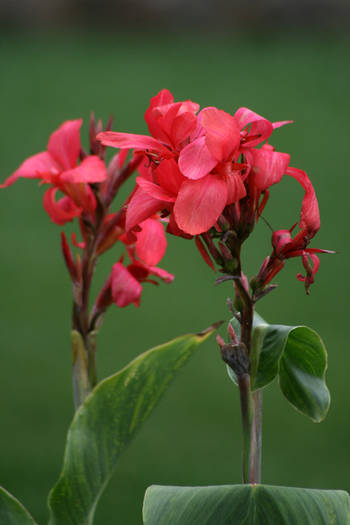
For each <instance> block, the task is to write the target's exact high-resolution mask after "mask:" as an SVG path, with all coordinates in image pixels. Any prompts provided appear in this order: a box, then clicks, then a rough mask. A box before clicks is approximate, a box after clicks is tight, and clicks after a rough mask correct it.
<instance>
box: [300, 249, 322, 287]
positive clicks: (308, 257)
mask: <svg viewBox="0 0 350 525" xmlns="http://www.w3.org/2000/svg"><path fill="white" fill-rule="evenodd" d="M310 261H311V262H310ZM303 266H304V268H305V270H306V275H305V276H304V275H302V274H300V273H298V275H297V279H298V281H302V282H304V283H305V290H306V293H307V294H309V293H310V292H309V288H310V286H311V284H313V283H314V282H315V279H314V276H315V274H316V273H317V271H318V268H319V266H320V260H319V258H318V257H317V255H315V254H310V253H309V254H307V253H304V254H303Z"/></svg>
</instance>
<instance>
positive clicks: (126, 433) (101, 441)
mask: <svg viewBox="0 0 350 525" xmlns="http://www.w3.org/2000/svg"><path fill="white" fill-rule="evenodd" d="M212 332H213V329H211V330H210V331H207V332H205V333H202V334H199V335H195V334H189V335H185V336H182V337H178V338H177V339H174V340H172V341H170V342H168V343H165V344H163V345H160V346H157V347H155V348H153V349H151V350H148V351H147V352H145V353H144V354H141V355H140V356H138V357H137V358H136V359H134V360H133V361H132V362H131V363H129V364H128V365H127V366H126V367H125V368H123V369H122V370H120V371H119V372H117V373H116V374H114V375H112V376H110V377H108V378H106V379H104V380H103V381H101V382H100V383H99V384H98V385H97V387H96V388H95V389H94V390H93V392H92V393H91V394H90V395H89V396H88V398H87V399H86V401H85V402H84V403H83V405H82V406H81V407H80V409H79V410H78V411H77V413H76V415H75V417H74V419H73V422H72V425H71V427H70V430H69V432H68V438H67V446H66V451H65V457H64V464H63V470H62V473H61V475H60V477H59V480H58V482H57V484H56V485H55V487H54V488H53V489H52V491H51V493H50V496H49V507H50V525H89V524H91V523H92V520H93V515H94V510H95V507H96V505H97V502H98V499H99V497H100V495H101V493H102V491H103V489H104V487H105V486H106V484H107V483H108V481H109V479H110V477H111V475H112V473H113V471H114V466H115V464H116V462H117V460H118V458H119V456H120V455H121V453H122V452H123V450H124V449H125V448H126V446H127V445H128V443H129V442H130V441H131V439H132V438H133V436H134V435H135V433H136V431H137V430H138V429H139V427H140V426H141V424H142V423H143V421H144V420H145V419H147V417H148V416H149V414H150V412H151V411H152V410H153V408H154V407H155V405H156V404H157V403H158V401H159V399H160V398H161V396H162V394H163V393H164V392H165V390H166V389H167V387H168V385H169V383H170V381H171V380H172V378H173V377H174V375H175V374H176V372H177V371H178V370H179V369H180V368H181V367H182V366H183V365H184V364H185V363H186V361H187V360H188V359H189V358H190V357H191V355H192V354H193V352H194V351H195V349H196V348H197V347H198V345H199V344H200V343H202V342H203V341H205V340H206V339H207V338H208V337H209V336H210V334H211V333H212Z"/></svg>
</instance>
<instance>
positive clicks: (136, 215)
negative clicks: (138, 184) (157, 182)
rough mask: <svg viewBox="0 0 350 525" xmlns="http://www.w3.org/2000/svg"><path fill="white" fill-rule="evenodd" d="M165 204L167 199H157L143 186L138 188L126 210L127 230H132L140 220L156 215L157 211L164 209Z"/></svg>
mask: <svg viewBox="0 0 350 525" xmlns="http://www.w3.org/2000/svg"><path fill="white" fill-rule="evenodd" d="M165 206H166V202H165V201H161V200H159V199H155V198H154V197H152V196H151V195H149V194H148V193H146V192H145V191H143V190H142V189H141V188H138V189H137V190H136V191H135V193H134V195H133V197H132V199H131V200H130V202H129V204H128V209H127V211H126V222H125V229H126V231H128V230H131V229H132V228H134V227H135V226H136V225H137V224H139V223H140V222H142V221H144V220H145V219H148V217H151V216H152V215H154V214H155V213H156V212H157V211H160V210H162V209H163V208H164V207H165Z"/></svg>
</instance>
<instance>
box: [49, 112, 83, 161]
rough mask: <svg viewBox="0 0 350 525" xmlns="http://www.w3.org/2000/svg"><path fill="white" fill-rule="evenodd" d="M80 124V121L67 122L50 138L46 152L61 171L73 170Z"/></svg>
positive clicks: (78, 142) (79, 146)
mask: <svg viewBox="0 0 350 525" xmlns="http://www.w3.org/2000/svg"><path fill="white" fill-rule="evenodd" d="M82 123H83V120H82V119H78V120H67V121H66V122H64V123H63V124H62V125H61V126H60V127H59V128H58V129H57V130H56V131H54V132H53V133H52V135H51V136H50V139H49V143H48V145H47V150H48V152H49V153H50V155H52V157H53V158H54V159H55V160H56V161H57V162H58V163H59V164H60V166H61V167H62V169H63V170H69V169H71V168H74V167H75V166H76V164H77V161H78V158H79V154H80V148H81V145H80V128H81V125H82Z"/></svg>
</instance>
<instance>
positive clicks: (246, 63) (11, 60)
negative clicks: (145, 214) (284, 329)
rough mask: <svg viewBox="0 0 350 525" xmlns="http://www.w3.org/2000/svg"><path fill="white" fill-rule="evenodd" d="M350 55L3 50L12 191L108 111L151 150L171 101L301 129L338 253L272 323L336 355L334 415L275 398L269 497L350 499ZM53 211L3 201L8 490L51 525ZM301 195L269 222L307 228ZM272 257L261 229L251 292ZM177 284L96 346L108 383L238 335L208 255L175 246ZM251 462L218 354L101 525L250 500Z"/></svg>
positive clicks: (310, 45)
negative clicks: (173, 494) (168, 497)
mask: <svg viewBox="0 0 350 525" xmlns="http://www.w3.org/2000/svg"><path fill="white" fill-rule="evenodd" d="M120 23H121V22H120V21H119V24H120ZM349 52H350V42H349V40H348V39H347V38H346V37H345V36H343V35H342V33H339V34H337V33H336V32H326V31H319V32H316V33H311V34H310V32H302V33H300V32H299V33H298V34H297V33H296V31H294V32H293V31H291V32H286V33H285V32H280V33H277V34H273V35H272V34H271V32H268V33H261V32H260V31H259V32H258V31H255V32H249V33H247V34H245V33H244V31H241V32H239V33H238V32H237V33H236V32H235V34H234V35H230V34H229V33H226V34H220V32H201V33H200V32H199V33H190V32H187V33H186V32H185V33H182V34H176V33H166V32H164V33H163V34H158V33H156V32H155V31H153V32H145V31H143V32H142V33H138V34H136V33H130V32H129V33H122V32H120V31H118V32H115V34H114V33H113V32H110V31H109V32H108V33H107V34H105V33H103V32H99V33H94V32H93V31H90V32H87V31H85V32H84V31H82V30H79V31H78V30H76V31H72V30H66V29H63V26H62V30H60V31H59V30H57V31H55V32H54V33H51V35H49V34H47V33H42V32H39V33H37V34H36V35H34V34H33V33H25V32H23V31H17V32H13V31H12V32H7V33H3V34H2V36H1V37H0V60H1V82H0V95H1V97H0V99H1V127H2V131H1V141H0V149H1V179H2V180H4V179H5V178H6V177H7V176H8V175H9V174H11V173H12V172H13V171H14V169H15V168H16V167H17V166H18V165H19V163H20V162H21V161H22V160H23V159H25V158H26V157H27V156H29V155H31V154H34V153H36V152H38V151H41V150H43V149H45V145H46V141H47V138H48V136H49V134H50V133H51V132H52V131H53V130H54V129H55V128H57V126H58V125H59V124H60V123H61V122H62V121H64V120H66V119H73V118H78V117H80V116H83V117H84V119H85V126H84V130H83V135H82V136H83V142H85V144H86V141H85V137H86V130H87V126H86V122H87V120H88V117H89V112H90V110H92V109H94V111H95V112H96V114H97V115H99V116H102V117H103V118H104V119H106V118H107V117H108V115H109V114H110V113H113V114H114V115H115V118H116V120H115V124H114V129H115V130H116V129H118V130H123V131H129V132H136V133H137V132H138V133H142V132H145V131H146V127H145V124H144V121H143V114H144V111H145V109H146V107H147V105H148V101H149V99H150V97H151V96H153V95H154V94H155V93H156V92H158V91H159V90H160V89H161V88H163V87H167V88H168V89H170V90H171V91H172V92H173V93H174V95H175V98H176V99H177V100H182V99H187V98H189V99H192V100H195V101H197V102H199V103H200V104H201V106H206V105H215V106H218V107H220V108H222V109H224V110H226V111H228V112H233V111H234V110H235V109H236V108H237V107H239V106H248V107H250V108H252V109H254V110H255V111H257V112H258V113H261V114H262V115H264V116H266V117H267V118H269V119H271V120H283V119H293V120H294V121H295V124H293V125H291V126H287V127H285V128H283V129H281V130H277V131H276V132H275V134H274V136H273V139H272V141H271V142H272V144H273V145H275V146H276V147H277V148H279V149H280V150H281V151H286V152H289V153H291V156H292V161H291V164H292V165H293V166H297V167H300V168H302V169H305V170H306V171H307V172H308V173H309V175H310V177H311V179H312V181H313V183H314V185H315V187H316V190H317V194H318V198H319V202H320V209H321V217H322V229H321V230H320V232H319V234H318V236H317V237H316V238H315V239H314V242H313V246H315V247H321V248H329V249H336V250H338V251H339V253H338V255H336V256H327V255H324V256H322V260H321V267H320V270H319V273H318V274H317V279H316V284H315V285H314V286H313V287H312V290H311V295H310V296H309V297H307V296H306V295H305V292H304V288H303V285H302V283H299V282H298V281H297V280H296V278H295V275H296V273H297V272H298V271H300V267H301V261H300V260H297V261H289V264H288V265H287V268H286V269H285V270H284V272H283V273H282V274H280V275H279V276H278V279H277V280H276V281H277V282H278V284H279V288H278V289H277V291H275V292H274V293H273V294H271V295H269V296H268V297H267V298H266V299H265V300H264V301H262V303H261V305H259V312H260V314H261V315H263V316H264V317H265V318H266V319H267V320H269V321H270V322H273V323H285V324H298V323H305V324H308V325H309V326H311V327H313V328H314V329H316V330H317V331H319V332H320V334H321V335H322V337H323V339H324V341H325V343H326V345H327V347H328V351H329V371H328V376H327V377H328V384H329V387H330V390H331V394H332V405H331V409H330V412H329V415H328V417H327V419H326V421H325V422H324V423H322V424H321V425H317V424H313V423H311V422H309V421H308V420H307V419H306V418H304V416H302V415H300V414H298V413H297V412H296V411H294V409H293V408H292V407H291V406H290V405H289V404H288V403H287V401H286V400H285V399H283V398H282V396H281V394H280V393H279V390H278V387H277V385H276V384H274V385H273V386H272V387H270V388H268V389H267V390H266V394H265V400H264V435H263V481H264V482H265V483H269V484H279V485H290V486H303V487H318V488H342V489H348V490H350V477H349V466H350V417H349V397H350V384H349V369H350V353H349V343H348V333H347V330H348V328H349V321H348V302H349V286H348V279H349V276H348V265H349V263H348V261H349V247H348V238H349V234H348V228H349V226H348V225H349V220H348V216H347V212H348V210H349V197H348V195H349V190H350V182H349V175H348V143H349V102H348V97H349V80H350V74H349V66H348V57H349ZM84 133H85V136H84ZM42 194H43V189H42V188H39V187H38V185H37V183H36V182H35V181H19V182H18V183H17V184H16V185H15V186H13V187H11V188H9V189H6V190H1V193H0V200H1V203H0V214H1V222H0V224H1V226H0V229H1V245H2V259H1V316H0V320H1V321H0V322H1V330H0V352H1V369H0V413H1V432H0V484H1V485H3V486H4V487H6V488H7V490H9V491H10V492H12V493H13V494H14V495H15V496H16V497H18V498H19V499H20V500H21V501H22V502H23V504H24V505H25V506H26V507H27V508H28V509H29V510H30V512H32V514H33V516H34V517H35V519H36V520H37V521H38V523H39V525H40V524H43V523H46V520H47V506H46V498H47V494H48V491H49V489H50V488H51V487H52V485H53V484H54V483H55V481H56V479H57V477H58V474H59V472H60V468H61V464H62V454H63V450H64V442H65V435H66V431H67V428H68V426H69V423H70V421H71V418H72V414H73V406H72V400H71V370H70V364H71V357H70V345H69V330H70V314H71V286H70V281H69V279H68V277H67V274H66V270H65V267H64V265H63V262H62V257H61V253H60V248H59V233H60V228H59V227H58V226H56V225H54V224H53V223H51V222H50V220H49V218H48V216H47V215H46V214H45V212H44V210H43V208H42ZM302 195H303V192H302V191H301V189H300V188H299V187H298V185H297V184H296V183H295V182H294V181H293V180H285V181H283V182H282V183H281V184H280V185H279V186H278V187H276V188H272V190H271V199H270V202H269V205H268V207H267V209H266V211H265V213H264V215H265V217H266V218H267V219H268V220H269V221H270V223H271V224H272V225H273V227H274V228H275V229H279V228H289V227H290V226H291V225H292V224H293V223H294V222H296V220H297V218H298V215H299V212H300V205H301V199H302ZM68 229H69V228H68ZM269 242H270V231H269V230H268V228H267V227H266V225H265V224H264V223H263V222H261V224H259V226H258V227H257V229H256V231H255V234H254V236H252V238H251V239H250V242H249V246H247V249H246V252H245V265H246V266H245V267H246V270H247V272H248V274H249V275H253V274H254V273H255V272H256V271H257V269H258V268H259V266H260V264H261V262H262V260H263V258H264V257H265V256H266V255H267V254H268V253H269V251H270V245H269ZM118 255H119V251H118V249H117V248H116V249H115V250H114V251H113V250H112V251H111V252H109V253H108V254H106V256H104V257H103V258H102V259H101V261H100V265H99V267H98V271H97V274H96V290H97V287H98V286H99V285H101V283H102V282H103V281H104V279H105V277H106V275H107V273H108V272H109V270H110V267H111V265H112V264H113V262H115V261H116V260H117V258H118ZM162 266H163V267H164V268H166V269H167V270H168V271H170V272H173V273H175V274H176V279H175V281H174V283H172V284H171V285H162V286H159V287H158V288H156V287H152V286H151V285H149V286H148V287H147V285H146V286H145V287H144V294H143V297H142V305H141V308H140V309H136V308H134V307H133V306H130V307H128V308H125V309H118V308H117V307H112V308H111V309H110V310H109V312H108V314H107V316H106V319H105V323H104V326H103V329H102V330H101V333H100V336H99V343H98V346H99V350H98V368H99V375H100V377H101V378H102V377H104V376H106V375H109V374H111V373H113V372H114V371H117V370H118V369H120V368H121V367H122V366H124V365H125V364H126V363H127V362H128V361H130V360H131V359H132V358H133V357H135V356H136V355H137V354H139V353H140V352H142V351H144V350H146V349H148V348H150V347H151V346H153V345H155V344H157V343H160V342H163V341H166V340H169V339H171V338H173V337H175V336H177V335H179V334H182V333H186V332H192V331H199V330H201V329H204V328H205V327H207V326H208V325H209V324H211V323H212V322H213V321H217V320H219V319H225V320H228V319H229V314H228V311H227V309H226V305H225V299H226V297H227V296H230V295H232V288H231V285H230V284H229V283H226V284H223V285H221V287H218V288H215V287H214V285H213V283H214V279H215V275H214V274H213V273H212V271H211V270H210V269H209V268H207V267H206V265H205V264H204V263H203V261H202V260H201V258H200V256H199V255H198V253H197V251H196V249H195V247H194V245H193V243H192V242H190V241H185V240H182V239H177V238H170V239H169V249H168V252H167V255H166V257H165V259H164V260H163V261H162ZM221 332H222V334H223V333H224V330H221ZM240 447H241V429H240V420H239V401H238V393H237V390H236V389H235V388H234V387H233V385H232V383H231V382H230V380H229V379H228V377H227V374H226V371H225V367H224V365H223V363H222V362H221V360H220V358H219V354H218V350H217V347H216V344H215V340H214V338H212V339H211V340H210V341H209V342H207V343H206V344H205V345H203V347H202V348H200V350H199V351H198V353H197V354H196V355H195V357H194V358H193V360H192V361H191V363H190V364H189V365H188V366H187V367H186V369H185V370H183V371H182V372H181V374H180V376H179V377H178V378H177V380H176V381H175V383H174V384H173V385H172V387H171V388H170V390H169V392H168V393H167V394H166V396H165V398H164V399H163V400H162V402H161V404H160V405H159V407H158V408H157V410H156V411H155V412H154V413H153V415H152V417H151V418H150V420H149V421H147V423H146V424H145V426H144V427H143V429H142V431H141V433H140V434H139V435H138V436H137V438H136V439H135V440H134V442H133V444H132V445H131V446H130V447H129V449H128V450H127V452H126V453H125V455H124V456H123V457H122V459H121V461H120V462H119V464H118V468H117V470H116V473H115V475H114V477H113V479H112V481H111V483H110V484H109V486H108V488H107V490H106V492H105V493H104V495H103V497H102V499H101V501H100V504H99V506H98V509H97V514H96V525H109V524H117V523H118V524H123V525H135V524H140V523H141V506H142V498H143V493H144V491H145V489H146V487H147V486H148V485H150V484H152V483H162V484H187V485H197V484H198V485H205V484H222V483H239V482H240V471H241V465H240V462H241V453H240Z"/></svg>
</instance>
